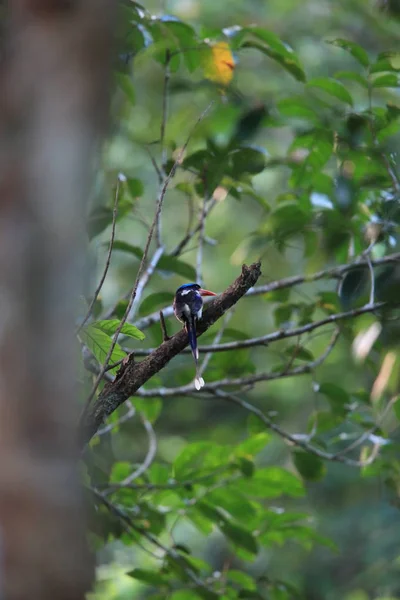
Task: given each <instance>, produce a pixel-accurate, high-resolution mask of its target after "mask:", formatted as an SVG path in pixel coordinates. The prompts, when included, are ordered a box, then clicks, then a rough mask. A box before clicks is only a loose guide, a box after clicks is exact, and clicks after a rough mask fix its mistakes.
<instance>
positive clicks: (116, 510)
mask: <svg viewBox="0 0 400 600" xmlns="http://www.w3.org/2000/svg"><path fill="white" fill-rule="evenodd" d="M89 489H90V490H91V492H92V493H93V494H94V495H95V496H96V498H97V499H98V500H99V501H100V502H101V503H102V504H104V506H105V507H106V508H108V510H109V511H110V512H111V513H112V514H114V515H115V516H117V517H118V518H119V519H120V520H121V521H122V522H123V523H124V524H125V526H126V527H127V528H128V530H129V529H131V530H132V531H136V532H137V533H140V535H142V536H143V537H144V538H145V539H147V540H148V541H149V542H151V543H152V544H153V545H154V546H156V547H157V548H158V549H159V550H162V552H163V554H164V555H167V556H168V557H169V558H170V559H171V560H172V561H173V562H174V563H176V564H177V565H179V567H180V568H181V569H182V570H183V571H184V572H185V573H186V575H187V576H188V577H189V579H191V580H192V581H193V583H195V584H196V585H197V586H199V587H201V588H203V589H208V588H207V586H206V585H205V583H204V582H203V581H202V580H201V579H199V578H198V577H197V575H196V573H195V572H194V571H193V569H191V568H189V567H188V565H187V563H186V562H185V561H183V560H182V557H181V555H180V554H179V552H177V551H176V550H174V549H173V548H168V547H167V546H164V544H162V543H161V542H160V540H159V539H158V538H157V537H155V536H154V535H153V534H152V533H150V532H148V531H146V529H144V528H143V527H140V526H139V525H137V524H136V523H135V522H134V521H133V520H132V519H131V518H130V517H129V516H128V514H127V513H126V512H125V511H124V510H123V509H122V508H120V507H119V506H116V505H115V504H113V503H112V502H110V500H108V498H107V497H106V495H105V494H104V493H102V492H100V491H99V490H97V489H96V488H95V487H90V488H89ZM160 558H161V557H160Z"/></svg>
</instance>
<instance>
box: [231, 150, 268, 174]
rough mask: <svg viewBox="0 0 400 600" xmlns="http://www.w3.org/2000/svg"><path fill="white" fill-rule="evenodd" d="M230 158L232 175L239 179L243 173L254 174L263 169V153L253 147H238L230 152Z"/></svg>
mask: <svg viewBox="0 0 400 600" xmlns="http://www.w3.org/2000/svg"><path fill="white" fill-rule="evenodd" d="M230 156H231V158H232V166H233V173H232V175H233V176H234V177H235V178H236V179H239V178H240V177H241V176H242V175H243V174H244V173H251V174H252V175H256V174H257V173H261V171H263V170H264V169H265V153H264V152H262V151H260V150H257V149H255V148H250V147H246V148H239V149H238V150H234V151H233V152H231V154H230Z"/></svg>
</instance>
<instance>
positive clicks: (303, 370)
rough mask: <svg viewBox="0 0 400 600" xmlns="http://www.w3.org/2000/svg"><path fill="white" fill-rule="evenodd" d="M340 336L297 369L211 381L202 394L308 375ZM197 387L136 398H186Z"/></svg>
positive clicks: (158, 390)
mask: <svg viewBox="0 0 400 600" xmlns="http://www.w3.org/2000/svg"><path fill="white" fill-rule="evenodd" d="M338 336H339V331H338V330H337V331H336V332H335V333H334V335H333V337H332V340H331V342H330V343H329V345H328V347H327V348H326V349H325V351H324V352H323V354H321V356H319V357H318V358H316V359H315V360H313V361H311V362H308V363H306V364H305V365H302V366H300V367H295V368H294V369H291V370H290V371H288V370H286V369H285V370H283V371H278V372H277V373H259V374H258V375H251V376H250V377H238V378H236V379H229V378H226V379H218V381H211V382H209V383H206V384H205V385H204V386H203V387H202V388H201V392H202V393H203V392H213V391H214V390H218V389H219V388H221V387H239V388H243V387H246V386H253V385H254V384H255V383H259V382H261V381H274V380H276V379H283V378H286V377H295V376H297V375H307V374H308V373H311V372H312V371H313V370H314V369H315V368H316V367H318V366H319V365H321V364H322V363H323V362H324V361H325V359H326V358H327V357H328V355H329V354H330V353H331V351H332V350H333V348H334V345H335V344H336V341H337V339H338ZM195 391H196V390H195V387H194V385H193V383H190V384H188V385H182V386H179V387H175V388H164V387H162V388H152V389H151V390H137V391H136V393H135V394H136V396H140V397H141V398H156V397H160V398H168V397H171V396H186V395H188V394H192V393H193V392H195Z"/></svg>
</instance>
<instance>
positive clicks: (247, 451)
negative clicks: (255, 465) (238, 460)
mask: <svg viewBox="0 0 400 600" xmlns="http://www.w3.org/2000/svg"><path fill="white" fill-rule="evenodd" d="M270 441H271V435H270V434H269V433H266V432H265V431H263V432H262V433H257V434H256V435H253V436H252V437H251V438H249V439H248V440H246V441H244V442H242V443H241V444H239V445H238V446H236V448H235V450H234V454H235V456H240V455H244V456H255V455H256V454H258V453H259V452H261V450H264V448H265V446H266V445H267V444H268V443H269V442H270Z"/></svg>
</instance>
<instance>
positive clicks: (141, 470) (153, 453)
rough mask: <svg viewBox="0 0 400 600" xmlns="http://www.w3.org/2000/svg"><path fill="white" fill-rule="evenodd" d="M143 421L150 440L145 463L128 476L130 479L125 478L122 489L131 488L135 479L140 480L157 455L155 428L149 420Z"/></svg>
mask: <svg viewBox="0 0 400 600" xmlns="http://www.w3.org/2000/svg"><path fill="white" fill-rule="evenodd" d="M142 421H143V425H144V428H145V430H146V433H147V436H148V439H149V449H148V451H147V453H146V456H145V459H144V461H143V462H142V463H141V464H140V465H139V466H138V468H137V469H136V470H135V471H133V472H132V473H131V474H130V475H128V477H125V479H124V480H123V481H121V487H128V486H130V485H131V484H132V481H135V479H138V478H139V477H140V476H141V475H143V473H145V472H146V471H147V469H149V467H150V466H151V464H152V462H153V461H154V459H155V456H156V453H157V438H156V434H155V433H154V429H153V426H152V424H151V423H150V421H148V420H147V419H144V418H143V419H142Z"/></svg>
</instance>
